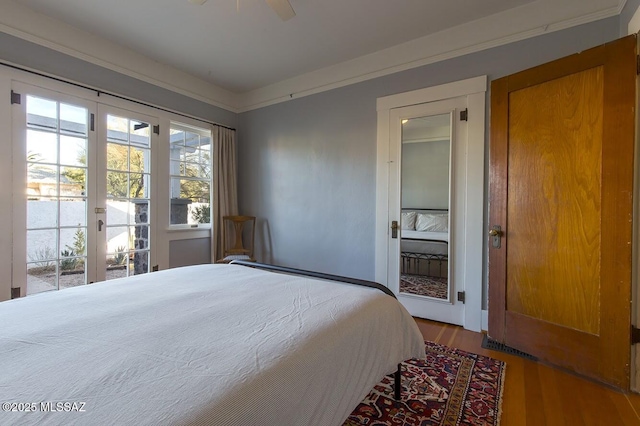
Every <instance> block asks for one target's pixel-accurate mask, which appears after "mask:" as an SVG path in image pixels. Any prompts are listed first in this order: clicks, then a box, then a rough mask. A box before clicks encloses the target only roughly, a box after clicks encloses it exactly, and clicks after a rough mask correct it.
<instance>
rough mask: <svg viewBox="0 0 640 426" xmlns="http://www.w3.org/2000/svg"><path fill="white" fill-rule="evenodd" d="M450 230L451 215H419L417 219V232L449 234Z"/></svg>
mask: <svg viewBox="0 0 640 426" xmlns="http://www.w3.org/2000/svg"><path fill="white" fill-rule="evenodd" d="M448 230H449V215H447V214H433V213H419V214H418V217H417V218H416V231H429V232H447V231H448Z"/></svg>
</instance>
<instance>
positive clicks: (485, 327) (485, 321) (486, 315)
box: [482, 309, 489, 331]
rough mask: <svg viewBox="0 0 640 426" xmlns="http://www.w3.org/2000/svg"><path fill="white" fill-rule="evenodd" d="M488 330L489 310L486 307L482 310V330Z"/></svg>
mask: <svg viewBox="0 0 640 426" xmlns="http://www.w3.org/2000/svg"><path fill="white" fill-rule="evenodd" d="M487 330H489V311H488V310H486V309H483V310H482V331H487Z"/></svg>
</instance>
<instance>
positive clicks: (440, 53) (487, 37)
mask: <svg viewBox="0 0 640 426" xmlns="http://www.w3.org/2000/svg"><path fill="white" fill-rule="evenodd" d="M626 1H627V0H619V1H618V4H617V5H616V6H614V7H610V8H607V9H604V10H598V11H595V12H588V13H585V14H583V15H581V16H578V17H570V18H568V19H565V20H562V21H559V22H555V23H553V24H548V23H546V21H545V19H544V17H545V13H544V10H545V8H549V7H558V5H557V4H554V2H553V1H549V0H541V1H538V2H535V3H532V4H526V5H523V6H521V7H519V8H514V9H510V10H508V11H505V12H502V13H499V14H496V15H492V16H488V17H486V18H483V19H479V20H477V21H474V22H470V23H467V24H463V25H460V26H458V27H454V28H450V29H447V30H444V31H441V32H438V33H435V34H431V35H428V36H425V37H422V38H419V39H416V40H411V41H409V42H406V43H403V44H400V45H397V46H394V47H390V48H388V49H384V50H381V51H378V52H375V53H372V54H369V55H365V56H361V57H359V58H356V59H353V60H351V61H346V62H343V63H340V64H337V65H334V66H330V67H326V68H323V69H320V70H316V71H313V72H310V73H307V74H303V75H300V76H297V77H293V78H291V79H288V80H284V81H281V82H279V83H275V84H272V85H269V86H266V87H263V88H260V89H256V90H253V91H251V92H248V93H245V94H242V95H240V102H239V105H240V111H242V112H244V111H250V110H253V109H257V108H262V107H265V106H269V105H273V104H277V103H280V102H285V101H288V100H290V99H293V98H300V97H303V96H309V95H313V94H316V93H320V92H324V91H327V90H331V89H336V88H339V87H343V86H348V85H351V84H355V83H359V82H363V81H366V80H370V79H373V78H377V77H382V76H385V75H389V74H394V73H397V72H400V71H405V70H408V69H411V68H417V67H420V66H424V65H428V64H432V63H436V62H440V61H443V60H446V59H452V58H455V57H458V56H463V55H467V54H470V53H475V52H479V51H482V50H486V49H490V48H493V47H498V46H502V45H505V44H509V43H513V42H516V41H520V40H524V39H527V38H530V37H535V36H538V35H542V34H546V33H550V32H554V31H560V30H563V29H566V28H571V27H574V26H577V25H581V24H586V23H589V22H593V21H597V20H600V19H605V18H609V17H612V16H617V15H619V14H620V12H621V11H622V9H623V8H624V5H625V3H626ZM505 23H506V24H505ZM521 28H528V29H527V30H524V31H521V30H520V29H521ZM461 34H462V35H463V36H462V37H461ZM464 34H474V37H473V38H474V40H475V41H477V42H476V43H474V44H471V45H469V44H468V40H466V39H465V37H464ZM418 53H419V54H420V57H416V55H417V54H418ZM381 64H385V66H384V68H382V67H381Z"/></svg>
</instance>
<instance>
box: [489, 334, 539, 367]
mask: <svg viewBox="0 0 640 426" xmlns="http://www.w3.org/2000/svg"><path fill="white" fill-rule="evenodd" d="M482 347H483V348H485V349H491V350H492V351H498V352H504V353H505V354H509V355H515V356H519V357H520V358H524V359H528V360H531V361H537V360H538V358H536V357H535V356H533V355H529V354H528V353H525V352H522V351H519V350H517V349H514V348H512V347H510V346H507V345H505V344H504V343H500V342H496V341H495V340H491V339H489V336H487V335H486V334H485V335H484V337H483V338H482Z"/></svg>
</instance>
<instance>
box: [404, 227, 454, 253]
mask: <svg viewBox="0 0 640 426" xmlns="http://www.w3.org/2000/svg"><path fill="white" fill-rule="evenodd" d="M401 236H402V240H401V241H400V251H401V252H402V253H413V254H431V255H438V256H448V254H449V244H448V243H449V233H448V232H428V231H411V230H404V229H403V230H402V233H401Z"/></svg>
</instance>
